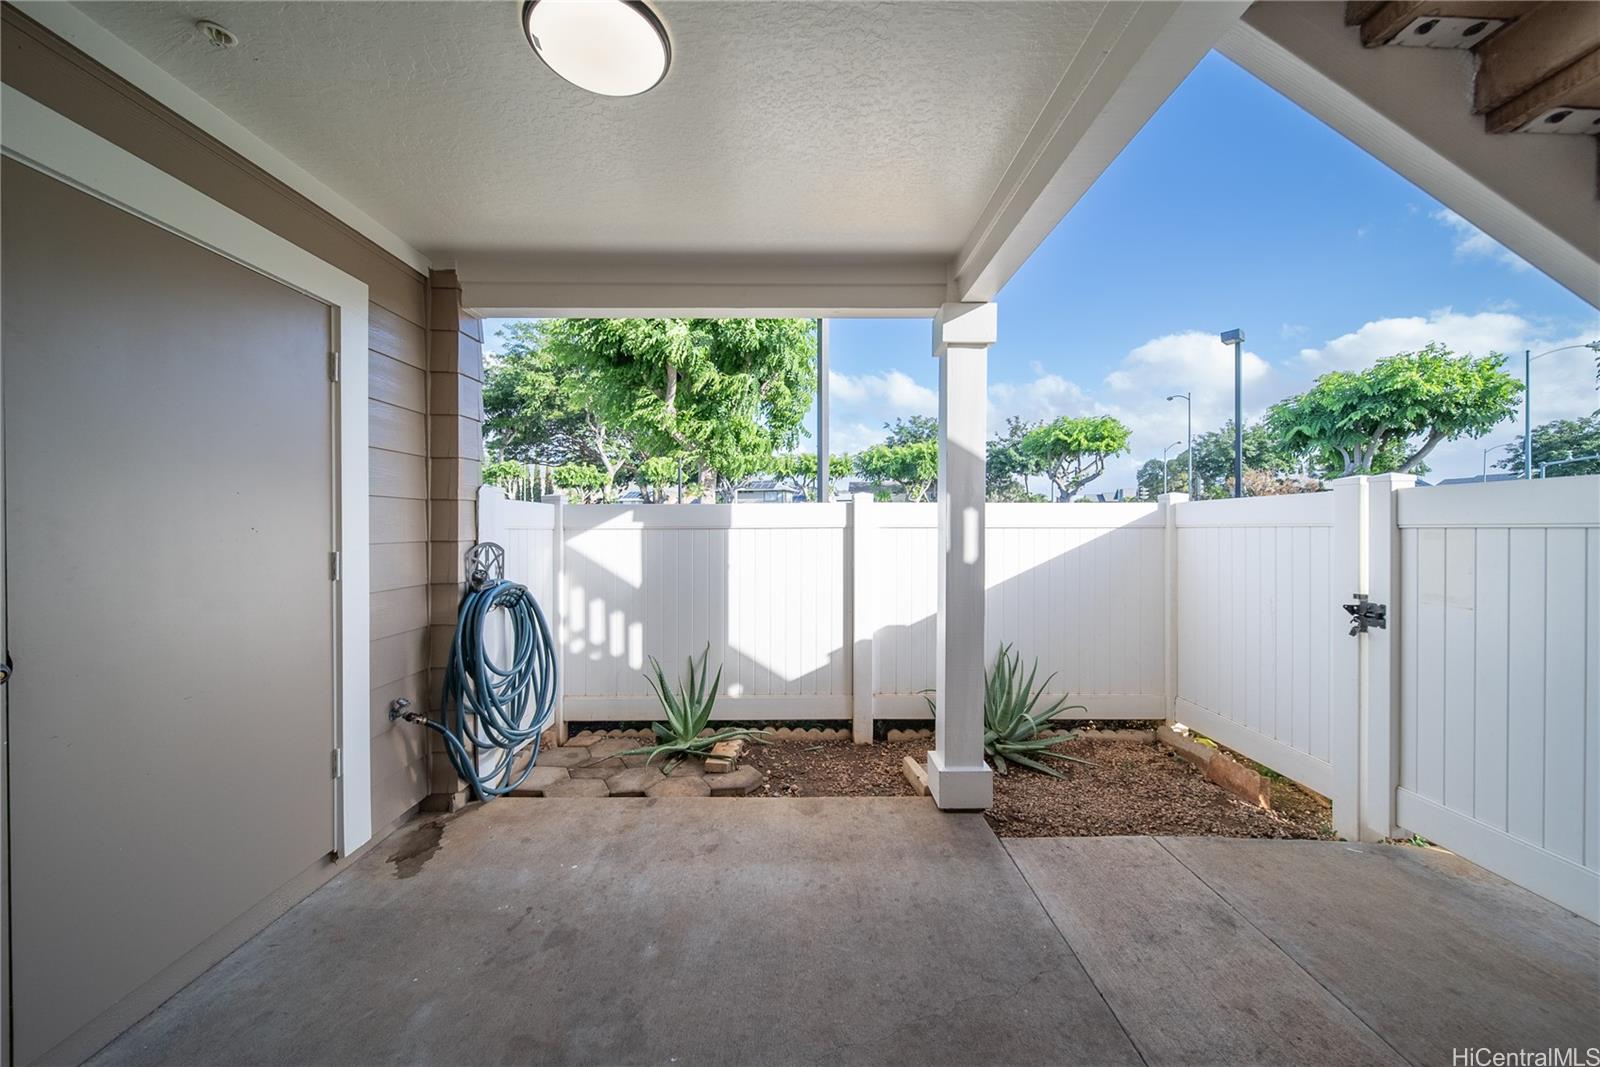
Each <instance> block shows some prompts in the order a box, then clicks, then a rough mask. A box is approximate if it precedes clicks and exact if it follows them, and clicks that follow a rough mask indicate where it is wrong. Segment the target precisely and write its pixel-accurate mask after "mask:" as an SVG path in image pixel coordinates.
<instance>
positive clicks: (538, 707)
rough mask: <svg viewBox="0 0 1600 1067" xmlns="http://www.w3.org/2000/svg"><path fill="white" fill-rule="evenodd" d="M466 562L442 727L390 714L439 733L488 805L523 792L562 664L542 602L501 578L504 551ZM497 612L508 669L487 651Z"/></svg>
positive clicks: (489, 546)
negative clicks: (467, 575)
mask: <svg viewBox="0 0 1600 1067" xmlns="http://www.w3.org/2000/svg"><path fill="white" fill-rule="evenodd" d="M469 560H470V562H471V564H472V579H471V582H470V584H469V587H468V589H467V592H466V595H465V596H463V597H462V598H461V607H460V609H459V610H458V611H457V613H456V633H455V639H454V640H453V641H452V642H451V644H450V662H449V664H448V665H447V666H446V668H445V675H444V693H443V695H442V698H441V700H440V705H439V706H440V707H441V708H442V709H443V711H442V713H441V714H442V718H443V720H444V721H443V722H436V721H434V720H433V719H431V718H428V717H426V716H423V715H419V714H417V713H415V712H403V711H402V710H401V709H396V710H395V711H392V712H391V716H399V715H401V714H403V715H404V717H405V718H406V719H408V720H410V721H412V722H420V723H422V724H424V725H425V726H427V727H428V728H429V729H431V730H434V731H436V732H438V734H439V735H440V736H441V737H443V738H444V743H445V749H446V751H447V752H448V753H449V754H450V763H451V765H452V766H454V767H455V770H456V774H458V775H459V776H460V777H461V780H462V781H464V782H466V783H467V784H468V785H469V786H471V787H472V795H473V797H474V799H477V800H490V799H492V798H494V797H497V796H503V795H505V794H506V793H509V792H511V791H512V790H513V789H516V788H517V787H518V786H520V785H521V784H522V783H523V781H525V780H526V779H527V777H528V774H529V772H531V771H532V770H533V765H534V763H535V762H537V761H538V759H539V739H540V736H541V735H542V734H543V733H544V731H545V730H547V729H549V728H550V723H551V721H552V719H554V717H555V707H556V688H557V684H558V682H559V680H560V670H561V666H560V663H561V661H560V657H559V656H558V655H557V653H556V644H555V637H554V635H552V634H551V632H550V624H549V622H548V621H547V620H546V619H545V615H544V611H543V610H542V609H541V608H540V607H539V602H538V601H537V600H535V599H534V596H533V594H532V593H530V592H529V591H528V589H527V587H526V586H521V585H518V584H517V583H516V582H509V581H506V580H505V577H504V573H505V552H504V550H502V549H501V548H500V546H499V545H496V544H493V543H490V542H485V543H483V544H479V545H475V546H474V547H473V549H472V552H471V553H470V555H469ZM496 570H498V574H496V573H495V571H496ZM496 609H499V610H503V611H504V612H505V613H506V615H507V617H508V618H509V619H510V623H511V659H510V662H509V663H506V664H501V663H497V662H495V661H494V659H493V658H491V656H490V655H489V650H488V647H487V641H486V637H487V633H486V630H487V627H488V626H489V624H490V621H491V619H492V618H493V617H494V616H493V612H495V610H496ZM528 745H531V746H532V748H533V752H532V755H531V757H530V758H529V760H528V762H527V764H526V765H525V766H524V767H523V768H522V769H521V770H520V771H517V772H516V773H515V774H513V767H514V766H515V763H516V756H517V752H518V750H519V749H521V748H524V747H527V746H528ZM486 752H494V753H495V754H496V755H495V756H494V757H493V762H492V765H491V766H489V767H487V768H483V767H481V766H480V763H481V760H480V758H479V757H480V753H486Z"/></svg>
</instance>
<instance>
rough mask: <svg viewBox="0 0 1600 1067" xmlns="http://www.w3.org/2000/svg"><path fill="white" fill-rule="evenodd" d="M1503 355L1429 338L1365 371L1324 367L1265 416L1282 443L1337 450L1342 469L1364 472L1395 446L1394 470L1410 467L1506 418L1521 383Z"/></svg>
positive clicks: (1311, 449)
mask: <svg viewBox="0 0 1600 1067" xmlns="http://www.w3.org/2000/svg"><path fill="white" fill-rule="evenodd" d="M1503 362H1504V359H1503V357H1501V356H1500V355H1498V354H1495V353H1490V354H1489V355H1487V356H1482V357H1474V356H1472V355H1462V356H1457V355H1455V354H1454V353H1452V352H1451V351H1450V349H1448V348H1446V347H1445V346H1444V345H1441V344H1429V345H1427V346H1426V347H1424V348H1423V349H1421V350H1420V351H1417V352H1401V353H1399V354H1398V355H1393V356H1387V357H1385V358H1383V359H1380V360H1379V361H1378V362H1377V363H1376V364H1374V365H1373V366H1371V367H1369V368H1368V369H1366V370H1364V371H1359V372H1351V371H1333V372H1331V373H1329V374H1324V375H1323V376H1322V377H1320V378H1318V379H1317V381H1316V384H1315V385H1313V386H1312V387H1311V389H1310V390H1308V391H1307V392H1305V393H1302V394H1300V395H1299V396H1295V397H1290V398H1289V399H1288V400H1285V401H1283V402H1281V403H1280V404H1278V405H1277V406H1276V407H1275V408H1274V409H1273V412H1272V415H1271V419H1272V422H1273V426H1274V428H1275V429H1276V430H1277V432H1278V434H1279V436H1280V438H1281V439H1282V441H1283V442H1284V444H1286V445H1287V446H1288V447H1289V448H1291V449H1294V450H1297V451H1307V452H1322V453H1333V454H1336V455H1337V456H1338V458H1339V461H1340V464H1339V470H1338V473H1339V475H1341V476H1342V475H1348V474H1366V473H1371V472H1373V471H1374V470H1375V468H1376V466H1377V464H1378V461H1379V460H1380V459H1384V458H1390V457H1393V455H1394V453H1395V450H1398V451H1399V452H1401V453H1402V455H1401V456H1400V458H1399V462H1398V464H1397V465H1396V466H1395V467H1394V468H1393V469H1395V470H1399V471H1405V472H1409V471H1414V470H1416V469H1417V467H1418V466H1419V465H1420V464H1421V463H1422V461H1423V460H1424V459H1425V458H1426V457H1427V455H1428V453H1430V452H1432V451H1433V449H1434V448H1435V447H1436V446H1437V445H1438V444H1439V443H1440V442H1441V441H1453V440H1455V439H1456V438H1458V437H1463V436H1465V437H1481V436H1483V435H1484V434H1485V433H1488V432H1489V430H1491V429H1493V428H1494V426H1496V425H1497V424H1498V423H1500V422H1503V421H1504V420H1505V419H1507V418H1508V417H1510V415H1511V414H1512V412H1513V411H1514V410H1515V408H1516V402H1517V396H1518V394H1519V393H1521V391H1522V385H1521V383H1520V382H1518V381H1517V380H1516V379H1515V378H1513V377H1512V376H1511V375H1509V374H1507V373H1505V371H1503V370H1501V369H1500V368H1501V364H1502V363H1503ZM1386 450H1389V451H1386Z"/></svg>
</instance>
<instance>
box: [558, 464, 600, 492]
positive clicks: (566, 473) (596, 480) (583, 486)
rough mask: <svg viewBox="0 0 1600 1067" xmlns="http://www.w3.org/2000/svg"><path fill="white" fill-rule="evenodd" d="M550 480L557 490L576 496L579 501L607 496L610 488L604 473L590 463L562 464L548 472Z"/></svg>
mask: <svg viewBox="0 0 1600 1067" xmlns="http://www.w3.org/2000/svg"><path fill="white" fill-rule="evenodd" d="M550 480H551V481H552V482H555V483H556V488H557V489H561V490H564V491H566V492H568V493H574V494H576V495H577V496H578V498H579V500H580V501H589V500H592V499H593V498H594V497H596V496H605V495H608V493H609V490H610V487H611V482H610V481H609V480H607V478H606V474H605V472H604V471H602V470H601V469H600V468H599V467H596V466H594V465H593V464H591V463H563V464H562V465H561V466H559V467H557V468H555V469H554V470H552V471H551V472H550Z"/></svg>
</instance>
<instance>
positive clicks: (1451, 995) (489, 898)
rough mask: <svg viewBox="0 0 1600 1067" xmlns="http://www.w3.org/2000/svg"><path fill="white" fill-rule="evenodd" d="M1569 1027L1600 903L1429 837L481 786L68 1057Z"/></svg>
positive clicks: (1049, 1051)
mask: <svg viewBox="0 0 1600 1067" xmlns="http://www.w3.org/2000/svg"><path fill="white" fill-rule="evenodd" d="M1596 1045H1600V928H1597V927H1595V926H1593V925H1591V924H1589V923H1587V922H1586V921H1584V920H1582V919H1580V918H1577V917H1576V916H1573V915H1571V914H1570V913H1567V912H1564V911H1562V910H1560V909H1558V908H1556V907H1554V906H1553V905H1550V904H1547V903H1545V902H1544V901H1542V900H1540V899H1539V898H1537V897H1534V896H1533V895H1531V894H1529V893H1526V892H1524V891H1522V890H1520V889H1517V888H1516V887H1514V886H1511V885H1509V884H1507V883H1505V882H1503V881H1501V880H1500V879H1498V878H1495V877H1494V876H1492V875H1489V874H1487V873H1485V872H1483V871H1481V870H1479V869H1478V868H1475V867H1472V866H1471V865H1470V864H1467V863H1465V862H1464V861H1461V860H1459V859H1457V858H1455V857H1452V856H1449V855H1445V854H1442V853H1437V852H1427V851H1424V850H1421V849H1416V848H1409V847H1400V846H1368V845H1347V844H1344V843H1339V842H1285V841H1239V840H1226V839H1216V838H1162V839H1155V838H1078V839H1071V838H1048V839H1027V840H1024V839H1010V840H1007V841H1005V842H1002V841H1000V840H999V839H997V838H996V837H995V836H994V835H993V834H992V833H991V832H990V830H989V828H988V826H987V824H986V823H985V822H984V821H983V819H982V818H981V817H980V816H977V815H943V814H940V813H939V812H937V811H936V810H935V809H934V808H933V807H932V805H931V804H930V803H929V802H928V801H927V800H925V799H912V798H904V799H844V798H840V799H815V800H805V799H800V800H777V799H772V800H738V801H726V802H724V801H713V800H705V799H657V800H651V799H641V800H619V799H595V800H584V799H570V800H568V799H544V800H518V799H505V800H500V801H496V802H495V803H493V804H490V805H488V806H486V807H483V808H478V809H470V810H468V811H466V812H464V813H461V814H460V815H457V816H455V817H451V818H447V819H443V820H439V819H426V820H422V821H419V822H417V823H415V824H413V826H412V827H408V828H407V829H405V830H403V831H401V832H400V833H398V834H396V835H394V836H393V837H391V838H390V839H389V840H388V841H387V842H385V843H384V844H383V845H382V846H381V847H380V848H378V849H377V850H375V851H374V852H372V853H370V854H368V855H367V856H366V857H364V858H363V859H361V860H360V861H358V862H357V863H356V864H354V865H353V866H352V867H351V869H350V870H348V871H346V872H345V873H343V874H342V875H340V876H339V877H338V878H336V879H335V880H333V881H332V882H330V883H329V884H328V885H327V886H325V887H323V888H322V889H321V890H319V891H318V892H317V893H315V894H313V895H312V896H311V897H310V898H308V899H307V900H306V901H304V902H303V903H301V904H300V905H298V906H296V907H295V908H293V909H292V910H291V911H290V912H289V913H288V914H286V915H284V916H283V917H282V918H281V919H279V920H278V921H277V922H275V923H273V924H272V925H271V926H269V927H268V928H267V929H266V930H264V931H263V932H262V933H261V934H259V935H258V936H256V937H255V938H253V939H252V940H251V941H249V942H247V943H246V944H245V945H244V946H242V947H241V948H240V949H239V950H238V951H236V952H234V953H233V954H232V955H231V956H229V957H228V958H227V959H226V960H224V961H223V962H222V963H220V964H218V965H217V966H216V967H214V968H212V969H211V970H210V971H209V972H207V973H206V974H205V975H203V976H201V977H200V978H199V979H197V980H196V981H195V982H193V983H192V984H191V985H189V986H188V987H187V988H186V989H184V990H183V991H182V992H180V993H179V994H178V995H177V996H175V997H173V998H172V999H171V1000H169V1001H168V1002H167V1003H166V1004H164V1005H162V1006H161V1007H160V1008H159V1009H157V1010H156V1011H155V1012H153V1013H151V1014H150V1015H149V1016H147V1017H146V1018H145V1019H143V1020H142V1021H141V1022H139V1023H138V1024H137V1025H135V1026H134V1027H133V1028H132V1029H131V1030H129V1031H128V1032H127V1033H125V1034H123V1035H122V1036H121V1037H120V1038H118V1039H117V1040H116V1041H114V1042H113V1043H112V1044H111V1045H109V1046H107V1047H106V1048H105V1049H104V1050H102V1051H101V1052H100V1054H99V1055H98V1056H97V1057H95V1059H94V1060H93V1061H91V1062H93V1063H96V1064H144V1063H178V1064H201V1063H207V1064H209V1063H222V1062H226V1063H231V1064H243V1063H264V1064H324V1063H326V1064H354V1063H363V1064H364V1063H394V1062H401V1063H448V1064H457V1063H469V1062H470V1063H474V1064H485V1063H524V1064H534V1063H538V1064H567V1063H574V1064H646V1063H682V1064H702V1063H713V1064H757V1063H759V1064H789V1063H830V1064H835V1063H845V1064H854V1063H862V1064H867V1063H891V1064H952V1065H954V1064H962V1065H966V1064H988V1063H994V1064H1072V1063H1084V1064H1114V1063H1139V1062H1141V1061H1142V1062H1146V1063H1291V1062H1292V1063H1341V1064H1343V1063H1401V1062H1405V1061H1408V1060H1409V1061H1411V1062H1414V1063H1444V1064H1448V1063H1449V1062H1450V1050H1451V1049H1452V1048H1456V1047H1475V1046H1483V1047H1488V1048H1492V1049H1502V1050H1505V1049H1518V1048H1541V1049H1542V1048H1549V1047H1567V1046H1576V1047H1581V1048H1584V1049H1587V1048H1589V1047H1592V1046H1596ZM1580 1062H1581V1060H1580Z"/></svg>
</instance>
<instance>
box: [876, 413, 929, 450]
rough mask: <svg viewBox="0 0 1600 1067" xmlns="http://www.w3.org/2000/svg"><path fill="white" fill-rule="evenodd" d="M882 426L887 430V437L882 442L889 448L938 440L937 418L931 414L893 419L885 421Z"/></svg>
mask: <svg viewBox="0 0 1600 1067" xmlns="http://www.w3.org/2000/svg"><path fill="white" fill-rule="evenodd" d="M883 428H884V429H885V430H888V431H889V436H888V438H887V439H886V440H885V441H884V442H883V443H884V444H886V445H888V446H889V447H890V448H898V447H899V446H901V445H911V444H916V443H917V442H919V441H932V442H934V443H935V444H937V443H938V441H939V420H938V419H936V418H934V417H933V416H932V415H912V416H911V417H910V418H904V419H895V420H894V422H892V423H891V422H886V423H884V424H883Z"/></svg>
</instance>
